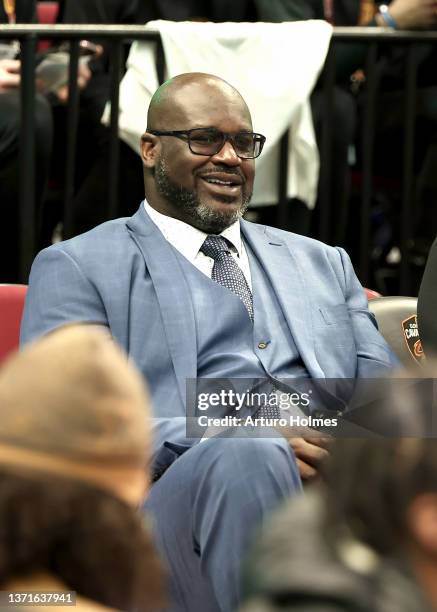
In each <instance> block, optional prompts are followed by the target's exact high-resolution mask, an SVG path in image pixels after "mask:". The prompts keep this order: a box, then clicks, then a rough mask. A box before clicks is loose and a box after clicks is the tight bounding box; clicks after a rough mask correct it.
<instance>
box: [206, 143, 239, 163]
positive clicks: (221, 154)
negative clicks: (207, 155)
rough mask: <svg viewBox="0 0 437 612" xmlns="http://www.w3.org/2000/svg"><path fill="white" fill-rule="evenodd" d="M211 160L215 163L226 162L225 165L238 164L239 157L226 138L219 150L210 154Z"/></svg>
mask: <svg viewBox="0 0 437 612" xmlns="http://www.w3.org/2000/svg"><path fill="white" fill-rule="evenodd" d="M212 160H213V161H216V163H221V164H226V165H227V166H240V165H241V159H240V158H239V157H238V155H237V154H236V152H235V149H234V147H233V145H232V143H231V142H230V141H229V140H226V141H225V143H224V145H223V146H222V148H221V149H220V151H218V152H217V153H216V154H215V155H213V156H212Z"/></svg>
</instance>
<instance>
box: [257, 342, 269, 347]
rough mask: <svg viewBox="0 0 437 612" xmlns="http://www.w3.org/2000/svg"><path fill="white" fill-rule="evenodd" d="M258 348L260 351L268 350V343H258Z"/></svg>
mask: <svg viewBox="0 0 437 612" xmlns="http://www.w3.org/2000/svg"><path fill="white" fill-rule="evenodd" d="M258 348H259V349H265V348H267V343H266V342H258Z"/></svg>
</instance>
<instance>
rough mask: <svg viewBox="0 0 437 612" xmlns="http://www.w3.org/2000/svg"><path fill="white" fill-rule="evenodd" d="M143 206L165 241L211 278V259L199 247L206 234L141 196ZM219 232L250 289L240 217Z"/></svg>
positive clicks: (212, 264)
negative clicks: (164, 212) (161, 211)
mask: <svg viewBox="0 0 437 612" xmlns="http://www.w3.org/2000/svg"><path fill="white" fill-rule="evenodd" d="M144 208H145V209H146V213H147V214H148V215H149V217H150V218H151V219H152V221H153V223H154V224H155V225H156V226H157V227H158V229H159V230H160V231H161V233H162V235H163V236H164V238H165V239H166V240H168V242H169V243H170V244H171V245H172V246H174V247H175V249H177V250H178V251H179V253H181V254H182V255H183V256H184V257H185V258H186V259H188V261H189V262H191V263H192V264H193V266H196V268H198V269H199V270H200V271H201V272H203V273H204V274H206V276H209V278H211V276H212V269H213V267H214V260H213V259H212V258H211V257H208V256H207V255H205V254H204V253H202V251H201V250H200V248H201V246H202V244H203V243H204V241H205V238H206V237H207V236H208V234H205V232H202V231H201V230H198V229H197V228H196V227H193V226H192V225H189V224H188V223H185V222H184V221H179V219H174V218H173V217H168V216H167V215H163V214H162V213H160V212H158V211H157V210H155V209H154V208H152V207H151V206H150V204H148V203H147V202H146V201H145V200H144ZM220 236H223V238H226V239H227V240H229V242H230V243H231V245H232V247H231V254H232V257H233V258H234V259H235V261H236V262H237V264H238V265H239V266H240V268H241V270H242V271H243V274H244V276H245V278H246V281H247V284H248V285H249V287H250V289H251V290H252V278H251V275H250V266H249V259H248V257H247V252H246V248H245V246H244V244H243V241H242V239H241V232H240V221H235V223H233V224H232V225H230V226H229V227H227V228H226V229H225V230H223V232H221V234H220Z"/></svg>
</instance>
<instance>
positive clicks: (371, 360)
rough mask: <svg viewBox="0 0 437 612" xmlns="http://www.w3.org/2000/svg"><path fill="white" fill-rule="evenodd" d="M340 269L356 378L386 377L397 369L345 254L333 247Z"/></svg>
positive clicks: (394, 356)
mask: <svg viewBox="0 0 437 612" xmlns="http://www.w3.org/2000/svg"><path fill="white" fill-rule="evenodd" d="M336 251H337V252H338V253H339V255H340V261H341V266H342V276H343V278H341V277H339V281H340V282H341V283H342V285H343V291H344V296H345V301H346V305H347V307H348V310H349V316H350V320H351V325H352V330H353V334H354V339H355V344H356V347H357V361H358V364H357V372H356V378H379V377H381V376H390V375H391V373H392V371H393V369H394V368H396V367H399V366H400V363H399V360H398V358H397V357H396V355H395V354H394V353H393V351H392V350H391V348H390V347H389V345H388V344H387V342H386V341H385V340H384V338H383V336H382V335H381V333H380V332H379V331H378V325H377V323H376V319H375V317H374V315H373V314H372V313H371V312H370V311H369V308H368V302H367V297H366V294H365V292H364V290H363V287H362V286H361V284H360V282H359V280H358V278H357V276H356V274H355V271H354V269H353V266H352V263H351V260H350V258H349V255H348V254H347V253H346V251H345V250H344V249H341V248H337V249H336Z"/></svg>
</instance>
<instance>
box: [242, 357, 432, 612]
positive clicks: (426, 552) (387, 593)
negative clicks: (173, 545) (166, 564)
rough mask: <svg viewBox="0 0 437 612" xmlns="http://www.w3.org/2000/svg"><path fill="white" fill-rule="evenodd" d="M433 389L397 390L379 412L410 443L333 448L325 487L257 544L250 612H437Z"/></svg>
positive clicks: (289, 509)
mask: <svg viewBox="0 0 437 612" xmlns="http://www.w3.org/2000/svg"><path fill="white" fill-rule="evenodd" d="M436 372H437V368H435V367H433V366H431V369H430V375H431V376H432V375H435V373H436ZM423 374H424V376H426V375H428V373H427V372H426V371H424V373H423ZM434 388H435V381H433V380H421V381H420V382H419V383H416V382H413V383H412V384H411V385H410V384H409V383H408V381H406V380H404V381H402V384H400V383H399V381H393V383H392V388H391V393H390V394H389V397H388V399H386V400H385V401H383V402H382V403H381V405H380V409H381V411H384V414H385V416H384V419H385V420H386V422H387V423H393V424H394V425H395V429H394V431H395V432H399V431H401V432H403V434H402V435H404V437H402V438H401V437H399V435H398V433H396V434H395V435H396V437H389V436H390V432H388V431H387V434H386V437H381V436H375V435H373V436H372V435H370V434H369V435H367V436H366V437H362V438H353V439H352V438H345V439H336V440H333V443H332V446H331V448H330V456H329V457H328V459H327V461H326V464H325V466H324V479H323V482H322V483H320V484H319V485H318V486H317V487H314V488H313V490H312V491H310V492H309V494H307V495H306V496H305V497H302V498H300V499H296V500H294V501H291V502H290V503H288V504H286V505H285V506H284V507H283V508H282V509H281V510H280V511H279V512H277V513H276V514H275V515H274V516H273V517H272V519H271V520H270V522H269V523H268V524H267V525H266V526H265V528H263V530H262V532H261V534H260V537H259V539H258V540H257V542H256V543H255V545H254V547H253V550H252V552H251V555H250V556H249V558H248V563H247V571H246V577H245V583H246V591H247V602H246V605H245V606H244V607H243V610H244V612H261V611H263V612H268V611H269V610H271V611H273V610H279V609H281V610H282V609H286V610H296V611H297V610H299V611H301V610H312V611H313V610H317V612H325V611H327V610H329V612H340V611H341V612H343V611H349V610H350V611H352V610H353V611H354V612H355V611H358V610H360V611H362V612H370V611H371V612H379V611H384V612H385V611H386V610H396V611H397V612H425V611H426V612H428V611H431V610H437V438H436V437H432V435H433V416H434V413H435V410H434V403H435V399H434V396H435V390H434ZM392 435H393V434H392ZM436 435H437V430H435V431H434V436H436ZM266 568H267V569H266ZM281 606H282V607H281Z"/></svg>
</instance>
